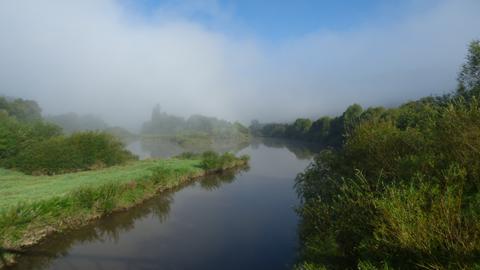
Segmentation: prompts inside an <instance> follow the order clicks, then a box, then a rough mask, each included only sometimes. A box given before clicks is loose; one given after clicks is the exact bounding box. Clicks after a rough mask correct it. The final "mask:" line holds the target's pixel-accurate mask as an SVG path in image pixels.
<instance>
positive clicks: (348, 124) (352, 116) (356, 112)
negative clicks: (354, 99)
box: [342, 103, 363, 131]
mask: <svg viewBox="0 0 480 270" xmlns="http://www.w3.org/2000/svg"><path fill="white" fill-rule="evenodd" d="M362 113H363V108H362V106H360V105H358V104H356V103H355V104H353V105H350V106H349V107H348V108H347V109H346V110H345V112H344V113H343V115H342V118H343V126H344V130H345V131H350V130H352V129H353V128H354V127H355V126H356V124H357V123H358V121H359V120H360V116H361V115H362Z"/></svg>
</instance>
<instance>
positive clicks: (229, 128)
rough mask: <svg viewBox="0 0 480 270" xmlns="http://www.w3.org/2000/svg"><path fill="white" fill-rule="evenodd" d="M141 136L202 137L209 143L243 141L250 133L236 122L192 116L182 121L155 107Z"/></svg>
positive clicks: (144, 125)
mask: <svg viewBox="0 0 480 270" xmlns="http://www.w3.org/2000/svg"><path fill="white" fill-rule="evenodd" d="M142 134H143V135H144V136H153V135H157V136H170V137H180V138H186V139H190V138H193V139H195V138H196V137H202V138H206V139H208V140H209V141H212V140H219V139H224V140H226V139H231V140H238V141H245V140H247V139H248V137H249V136H250V131H249V129H248V128H246V127H245V126H243V125H242V124H240V123H238V122H235V123H230V122H228V121H225V120H221V119H217V118H215V117H207V116H203V115H192V116H190V117H189V118H188V119H184V118H182V117H179V116H174V115H170V114H167V113H165V112H162V111H161V110H160V107H159V106H158V105H157V106H156V107H155V108H154V109H153V112H152V117H151V120H150V121H148V122H145V123H144V124H143V127H142Z"/></svg>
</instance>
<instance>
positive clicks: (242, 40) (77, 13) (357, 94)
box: [0, 0, 480, 128]
mask: <svg viewBox="0 0 480 270" xmlns="http://www.w3.org/2000/svg"><path fill="white" fill-rule="evenodd" d="M268 2H269V1H265V2H263V3H261V4H258V5H257V6H255V4H256V3H258V1H229V0H218V1H215V0H212V1H209V0H206V1H195V0H187V1H176V0H158V1H155V0H146V1H145V0H144V1H133V0H123V1H120V0H102V1H98V0H84V1H62V0H45V1H34V0H5V1H1V2H0V40H1V42H0V59H1V60H0V95H6V96H13V97H21V98H28V99H33V100H36V101H37V102H38V103H39V104H40V106H41V107H42V108H43V111H44V114H60V113H67V112H76V113H80V114H84V113H91V114H96V115H100V116H101V117H102V118H104V119H105V120H106V121H107V122H108V123H111V124H113V125H121V126H126V127H132V128H138V127H139V126H140V125H141V124H142V123H143V122H144V121H145V120H147V119H148V118H149V117H150V112H151V110H152V107H153V106H154V105H155V104H157V103H158V104H160V105H161V106H162V108H163V110H165V111H166V112H168V113H172V114H177V115H181V116H188V115H191V114H204V115H208V116H216V117H219V118H223V119H227V120H231V121H233V120H240V121H243V122H245V123H248V122H249V121H250V120H251V119H259V120H261V121H290V120H292V119H294V118H297V117H318V116H321V115H332V114H336V113H339V112H341V111H343V110H344V109H345V108H346V107H347V106H348V105H350V104H352V103H359V104H361V105H362V106H370V105H375V106H380V105H383V106H388V105H393V104H398V103H400V102H404V101H406V100H413V99H417V98H420V97H423V96H427V95H436V94H443V93H447V92H449V91H451V90H453V89H454V88H455V86H456V76H457V71H458V69H459V66H460V64H461V63H462V62H463V61H464V56H465V53H466V48H467V45H468V43H469V41H471V40H473V39H478V38H480V16H478V14H479V13H480V1H477V0H438V1H434V0H426V1H414V0H407V1H402V3H397V2H398V1H378V0H368V1H362V4H359V3H358V2H356V1H348V2H349V3H348V4H347V1H346V2H345V3H344V4H338V2H337V3H335V2H336V1H313V0H312V1H307V0H304V1H298V2H297V1H295V3H294V2H289V3H290V4H287V1H284V2H283V1H280V2H276V3H275V4H274V3H273V1H272V2H270V3H269V4H268ZM319 2H321V3H319ZM387 2H388V3H387ZM393 2H395V3H393Z"/></svg>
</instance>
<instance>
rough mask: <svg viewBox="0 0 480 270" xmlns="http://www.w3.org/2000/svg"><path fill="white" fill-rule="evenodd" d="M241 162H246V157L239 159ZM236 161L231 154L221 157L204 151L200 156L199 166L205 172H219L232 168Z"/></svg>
mask: <svg viewBox="0 0 480 270" xmlns="http://www.w3.org/2000/svg"><path fill="white" fill-rule="evenodd" d="M240 160H241V161H244V162H246V161H248V160H249V157H248V156H242V157H240ZM237 162H238V159H237V158H236V157H235V155H234V154H232V153H229V152H227V153H224V154H222V155H219V154H217V153H216V152H213V151H206V152H204V153H203V154H202V155H201V163H200V166H201V167H202V169H204V170H206V171H221V170H225V169H228V168H230V167H233V166H235V165H236V164H237Z"/></svg>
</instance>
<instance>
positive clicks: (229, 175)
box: [200, 167, 249, 190]
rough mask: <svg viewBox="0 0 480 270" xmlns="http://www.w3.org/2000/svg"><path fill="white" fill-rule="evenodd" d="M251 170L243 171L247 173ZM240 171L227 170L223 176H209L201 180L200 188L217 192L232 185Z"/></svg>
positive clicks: (245, 169)
mask: <svg viewBox="0 0 480 270" xmlns="http://www.w3.org/2000/svg"><path fill="white" fill-rule="evenodd" d="M248 169H249V168H248V167H247V168H244V169H243V170H242V171H247V170H248ZM237 173H238V170H226V171H224V172H222V173H221V174H214V175H209V176H206V177H204V178H202V180H200V186H201V187H202V188H203V189H205V190H215V189H218V188H220V187H221V186H222V185H223V184H229V183H232V182H233V181H234V180H235V175H236V174H237Z"/></svg>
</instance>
